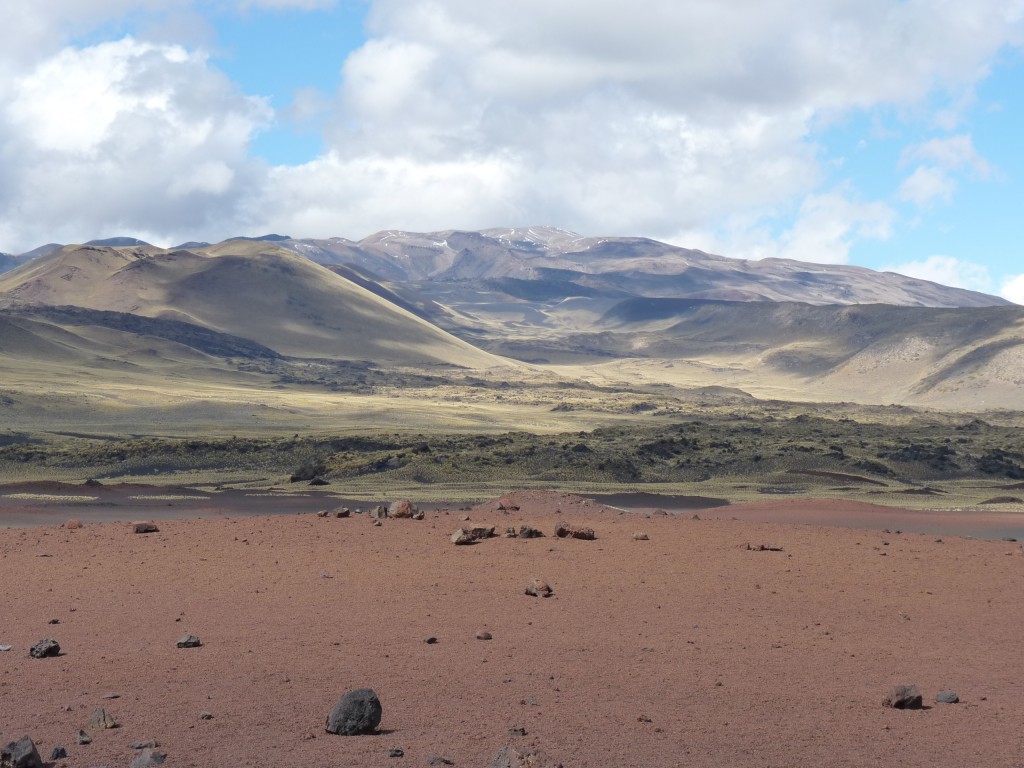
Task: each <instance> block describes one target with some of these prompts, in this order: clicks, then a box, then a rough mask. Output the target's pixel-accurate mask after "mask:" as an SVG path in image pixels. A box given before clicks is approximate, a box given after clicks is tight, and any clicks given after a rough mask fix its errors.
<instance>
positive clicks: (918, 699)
mask: <svg viewBox="0 0 1024 768" xmlns="http://www.w3.org/2000/svg"><path fill="white" fill-rule="evenodd" d="M922 701H923V697H922V696H921V692H920V691H919V690H917V686H916V685H894V686H893V687H892V688H891V689H890V690H889V693H887V694H886V695H885V698H883V699H882V706H883V707H892V708H893V709H920V708H921V703H922Z"/></svg>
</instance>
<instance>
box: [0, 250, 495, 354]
mask: <svg viewBox="0 0 1024 768" xmlns="http://www.w3.org/2000/svg"><path fill="white" fill-rule="evenodd" d="M0 301H2V302H3V303H5V304H7V305H8V306H12V307H38V306H77V307H82V308H86V309H92V310H102V311H111V312H122V313H129V314H134V315H141V316H144V317H150V318H157V319H164V320H176V321H181V322H184V323H188V324H191V325H194V326H198V327H202V328H206V329H209V330H211V331H214V332H217V333H221V334H227V335H230V336H235V337H238V338H241V339H247V340H250V341H252V342H255V343H257V344H260V345H263V346H266V347H268V348H270V349H272V350H274V351H275V352H277V353H279V354H281V355H287V356H292V357H302V358H328V359H340V360H373V361H375V362H379V363H386V364H391V365H455V366H464V367H475V368H479V367H490V366H493V365H502V364H504V363H503V361H501V360H499V359H497V358H494V357H493V356H491V355H488V354H487V353H484V352H481V351H480V350H478V349H475V348H474V347H472V346H471V345H469V344H467V343H466V342H463V341H461V340H459V339H456V338H454V337H452V336H451V335H449V334H447V333H445V332H444V331H442V330H440V329H439V328H437V327H435V326H433V325H431V324H429V323H427V322H425V321H424V320H422V319H421V318H419V317H417V316H416V315H414V314H412V313H410V312H408V311H406V310H404V309H402V308H401V307H398V306H396V305H395V304H393V303H391V302H389V301H387V300H385V299H383V298H381V297H380V296H377V295H375V294H374V293H372V292H370V291H368V290H366V289H365V288H363V287H361V286H359V285H356V284H355V283H353V282H352V281H350V280H346V279H345V278H343V277H341V276H340V275H338V274H335V273H334V272H331V271H330V270H328V269H326V268H324V267H322V266H320V265H317V264H314V263H312V262H310V261H309V260H307V259H304V258H301V257H299V256H297V255H295V254H294V253H291V252H289V251H286V250H283V249H280V248H278V247H277V246H275V245H273V244H270V243H266V242H261V241H229V242H226V243H221V244H218V245H215V246H210V247H207V248H203V249H197V250H194V251H193V250H179V251H164V250H161V249H157V248H154V247H121V248H115V247H103V246H65V247H63V248H61V249H59V250H57V251H53V252H51V253H49V254H46V255H45V256H42V257H40V258H37V259H35V260H33V261H32V262H30V263H28V264H25V265H23V266H22V267H20V268H17V269H15V270H13V271H11V272H8V273H7V274H5V275H3V276H2V277H0Z"/></svg>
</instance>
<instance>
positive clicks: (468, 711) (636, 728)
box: [0, 493, 1024, 768]
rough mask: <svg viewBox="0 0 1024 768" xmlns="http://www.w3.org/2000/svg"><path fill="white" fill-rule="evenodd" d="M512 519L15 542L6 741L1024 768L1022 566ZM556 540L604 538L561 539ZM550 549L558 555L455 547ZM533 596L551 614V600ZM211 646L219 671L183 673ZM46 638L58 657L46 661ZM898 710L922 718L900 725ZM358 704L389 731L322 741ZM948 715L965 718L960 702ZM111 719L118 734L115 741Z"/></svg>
mask: <svg viewBox="0 0 1024 768" xmlns="http://www.w3.org/2000/svg"><path fill="white" fill-rule="evenodd" d="M504 503H505V506H506V507H507V508H508V509H507V510H505V511H501V510H498V509H496V505H495V504H494V503H493V502H488V503H485V504H481V505H479V506H477V507H475V508H473V509H472V510H470V511H468V512H466V511H461V510H457V509H454V508H453V509H451V510H443V509H437V510H431V511H429V512H428V513H427V517H426V519H425V520H424V521H411V520H393V519H387V520H385V521H384V524H383V525H382V526H381V527H375V526H373V525H371V524H370V520H369V519H368V517H367V515H365V514H363V515H354V516H353V517H351V518H349V519H342V520H337V519H333V518H327V519H322V518H318V517H316V516H315V515H313V514H310V513H304V514H298V515H279V516H256V517H226V518H221V519H203V520H167V521H163V520H160V521H159V522H158V524H159V528H160V531H159V532H158V533H154V534H142V535H139V534H133V533H132V532H131V528H130V527H129V526H127V525H125V524H123V523H103V524H101V523H95V524H93V523H87V524H86V525H85V527H83V528H81V529H78V530H68V529H65V528H58V527H54V526H46V527H34V528H21V529H17V528H13V529H6V530H0V569H2V572H3V578H4V611H3V614H4V619H3V623H2V625H0V643H6V644H9V645H11V646H13V648H12V650H11V651H8V652H7V653H4V654H2V655H0V663H2V665H3V667H2V669H3V672H2V680H0V686H2V701H3V704H4V717H3V718H2V724H0V739H3V740H4V741H6V740H10V739H15V738H18V737H20V736H22V735H25V734H29V735H31V736H32V737H33V738H34V739H35V740H36V742H37V744H39V746H40V751H41V752H43V753H44V757H45V756H46V754H48V753H49V751H50V749H51V748H52V747H53V746H54V745H55V744H60V745H64V746H66V747H67V749H68V753H69V758H68V760H67V761H63V763H62V764H67V765H74V766H94V765H100V764H108V765H127V764H128V763H129V762H130V760H131V759H132V756H133V754H134V753H133V750H132V749H131V748H130V747H129V744H130V743H131V742H132V741H135V740H147V739H155V740H157V741H158V742H159V743H160V747H159V749H160V750H162V751H166V752H167V754H168V762H167V764H168V765H174V766H195V767H196V768H206V767H207V766H211V765H225V766H227V765H232V766H265V765H302V766H341V765H352V766H356V765H381V766H385V765H387V766H394V765H399V764H409V765H425V764H427V761H428V759H429V758H430V757H431V756H435V755H436V756H443V757H446V758H448V759H449V760H451V761H452V762H453V763H454V764H455V765H456V766H459V765H465V766H474V765H475V766H480V765H487V764H488V762H489V760H490V759H491V757H492V756H493V755H494V753H495V752H496V751H497V750H498V749H499V748H500V747H502V746H503V745H505V744H507V743H514V744H516V745H518V746H520V747H521V748H523V749H524V750H525V749H540V750H543V751H544V752H546V753H548V754H549V755H551V756H552V757H553V758H555V759H557V760H559V761H561V762H562V763H563V764H564V765H566V766H606V765H622V766H654V765H657V766H691V765H730V766H788V765H816V766H864V765H876V764H877V765H908V766H909V765H914V766H917V765H929V764H952V765H986V766H1018V765H1020V764H1021V754H1022V750H1024V741H1022V736H1021V734H1020V729H1019V727H1018V726H1019V723H1020V722H1021V718H1022V717H1024V695H1022V692H1021V688H1020V685H1019V684H1018V681H1019V680H1020V679H1021V676H1022V675H1024V661H1022V657H1021V654H1020V653H1019V652H1018V650H1019V634H1020V628H1021V626H1024V608H1022V604H1021V601H1020V600H1019V599H1018V595H1019V592H1020V589H1021V586H1022V580H1024V556H1022V555H1021V549H1020V545H1019V544H1014V543H1007V542H1003V541H993V540H980V539H975V540H970V539H963V538H956V537H950V536H936V535H935V534H934V533H929V534H910V533H906V532H904V533H900V534H898V533H895V532H891V533H884V532H882V531H881V530H853V529H845V528H826V527H820V526H808V525H787V524H773V523H752V522H745V521H733V520H729V519H721V520H712V519H700V520H694V519H691V518H690V515H689V514H686V515H668V516H645V515H643V514H639V513H634V514H622V513H620V512H618V511H615V510H612V509H607V508H605V507H603V506H601V505H600V504H597V503H595V502H585V501H583V500H580V499H578V498H576V497H570V496H565V495H560V494H537V493H526V494H516V495H513V496H511V497H507V498H505V499H504ZM820 505H821V510H822V511H824V512H826V513H827V511H828V509H829V506H828V504H827V503H823V502H822V503H820ZM515 506H518V507H520V508H519V509H518V510H514V509H513V508H514V507H515ZM786 506H787V505H786V503H785V502H783V503H781V504H777V505H776V508H777V509H785V507H786ZM464 514H466V515H468V516H469V518H470V522H468V523H467V522H463V521H461V520H460V519H459V516H460V515H464ZM841 514H842V513H840V517H841ZM154 516H157V517H158V515H154ZM559 520H564V521H566V522H569V523H572V524H576V525H584V526H589V527H592V528H593V529H594V530H595V532H596V535H597V539H596V540H595V541H580V540H574V539H556V538H554V537H552V535H551V534H552V531H553V528H554V524H555V522H557V521H559ZM524 524H525V525H532V526H536V527H538V528H540V529H542V530H543V531H544V532H545V533H547V534H548V535H547V536H546V537H545V538H539V539H529V540H523V539H507V538H494V539H488V540H484V541H482V542H480V543H478V544H476V545H473V546H467V547H456V546H454V545H452V544H451V543H450V541H449V534H450V533H451V532H452V531H453V530H454V529H455V528H457V527H459V526H460V525H485V526H491V525H493V526H496V527H497V530H498V531H499V532H501V531H503V530H504V529H505V528H506V527H518V526H520V525H524ZM639 531H643V532H645V533H647V534H648V535H649V540H648V541H636V540H634V538H633V534H634V533H635V532H639ZM762 544H764V545H770V546H772V547H781V551H758V547H759V546H760V545H762ZM747 545H751V547H753V550H751V549H748V548H747ZM534 577H539V578H543V579H546V580H548V581H549V583H550V584H551V586H552V587H553V588H554V595H553V596H552V597H550V598H547V599H541V598H535V597H529V596H527V595H525V594H524V587H525V586H526V584H527V583H528V582H529V581H530V579H532V578H534ZM53 620H56V621H57V622H59V623H53ZM482 630H486V631H488V632H490V633H491V634H492V635H493V639H492V640H486V641H484V640H477V639H476V634H477V633H478V632H480V631H482ZM186 633H194V634H196V635H198V636H199V637H200V638H201V640H202V642H203V645H202V647H200V648H195V649H179V648H176V647H175V641H176V640H177V639H178V638H179V637H181V636H182V635H184V634H186ZM44 637H53V638H55V639H57V640H58V641H59V642H60V644H61V647H62V649H63V650H62V655H61V656H59V657H57V658H47V659H31V658H29V656H28V648H29V646H30V645H31V644H32V643H35V642H36V641H38V640H40V639H42V638H44ZM429 637H435V638H436V639H437V642H436V643H434V644H428V643H426V642H425V640H426V639H427V638H429ZM899 683H915V684H917V685H918V686H919V688H920V689H921V691H922V693H923V694H924V697H925V704H926V708H925V709H924V710H921V711H900V710H893V709H886V708H883V707H882V705H881V700H882V697H883V695H884V694H885V693H886V692H887V691H888V689H889V687H890V686H891V685H893V684H899ZM362 686H370V687H372V688H374V689H375V690H376V691H377V693H378V694H379V696H380V698H381V701H382V703H383V708H384V716H383V721H382V723H381V726H380V729H379V733H378V734H377V735H372V736H357V737H341V736H332V735H330V734H327V733H325V731H324V727H323V726H324V720H325V717H326V714H327V712H328V710H329V709H330V708H331V706H332V705H333V704H334V702H335V701H336V700H337V699H338V698H339V697H340V696H341V694H342V693H344V692H345V691H346V690H348V689H351V688H356V687H362ZM945 689H953V690H955V691H956V692H957V693H958V694H959V697H960V699H961V703H959V704H955V705H948V704H935V703H934V701H933V699H934V696H935V694H936V693H937V692H939V691H940V690H945ZM113 694H117V696H118V697H117V698H109V697H110V696H111V695H113ZM97 707H105V708H106V709H107V711H108V712H109V713H111V714H112V715H113V717H114V719H115V720H116V721H117V722H118V723H119V727H118V728H116V729H112V730H96V729H90V728H89V727H88V726H87V721H88V719H89V716H90V713H91V712H92V711H93V710H94V709H95V708H97ZM204 712H205V713H207V714H209V715H212V718H211V719H201V718H200V714H201V713H204ZM83 728H84V729H86V730H87V731H88V732H89V735H90V736H91V737H92V738H93V741H92V743H91V744H89V745H85V746H79V745H78V744H77V734H78V732H79V729H83ZM513 728H522V729H524V730H525V732H526V735H514V732H510V729H513ZM393 748H401V749H402V750H403V751H404V755H405V757H404V758H403V759H401V760H397V759H394V758H389V757H388V755H389V751H390V750H391V749H393Z"/></svg>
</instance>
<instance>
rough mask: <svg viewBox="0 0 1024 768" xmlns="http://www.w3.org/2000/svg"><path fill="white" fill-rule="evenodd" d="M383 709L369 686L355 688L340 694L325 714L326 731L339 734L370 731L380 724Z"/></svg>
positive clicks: (348, 734) (355, 734)
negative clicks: (327, 713)
mask: <svg viewBox="0 0 1024 768" xmlns="http://www.w3.org/2000/svg"><path fill="white" fill-rule="evenodd" d="M382 714H383V709H382V708H381V705H380V699H379V698H377V694H376V693H375V692H374V691H373V690H372V689H370V688H357V689H356V690H354V691H349V692H348V693H346V694H345V695H344V696H342V697H341V698H340V699H339V700H338V703H337V704H335V705H334V708H333V709H332V710H331V713H330V714H329V715H328V716H327V732H328V733H334V734H337V735H339V736H357V735H359V734H362V733H372V732H373V730H374V729H375V728H376V727H377V726H378V725H380V718H381V715H382Z"/></svg>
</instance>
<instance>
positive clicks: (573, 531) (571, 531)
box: [555, 523, 597, 541]
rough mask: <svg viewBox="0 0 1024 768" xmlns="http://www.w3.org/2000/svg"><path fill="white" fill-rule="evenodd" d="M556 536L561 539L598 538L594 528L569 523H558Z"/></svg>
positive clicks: (586, 539) (591, 539)
mask: <svg viewBox="0 0 1024 768" xmlns="http://www.w3.org/2000/svg"><path fill="white" fill-rule="evenodd" d="M555 536H557V537H558V538H560V539H582V540H583V541H593V540H594V539H596V538H597V535H596V534H595V533H594V529H593V528H578V527H576V526H573V525H569V524H568V523H559V524H558V525H556V526H555Z"/></svg>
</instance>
